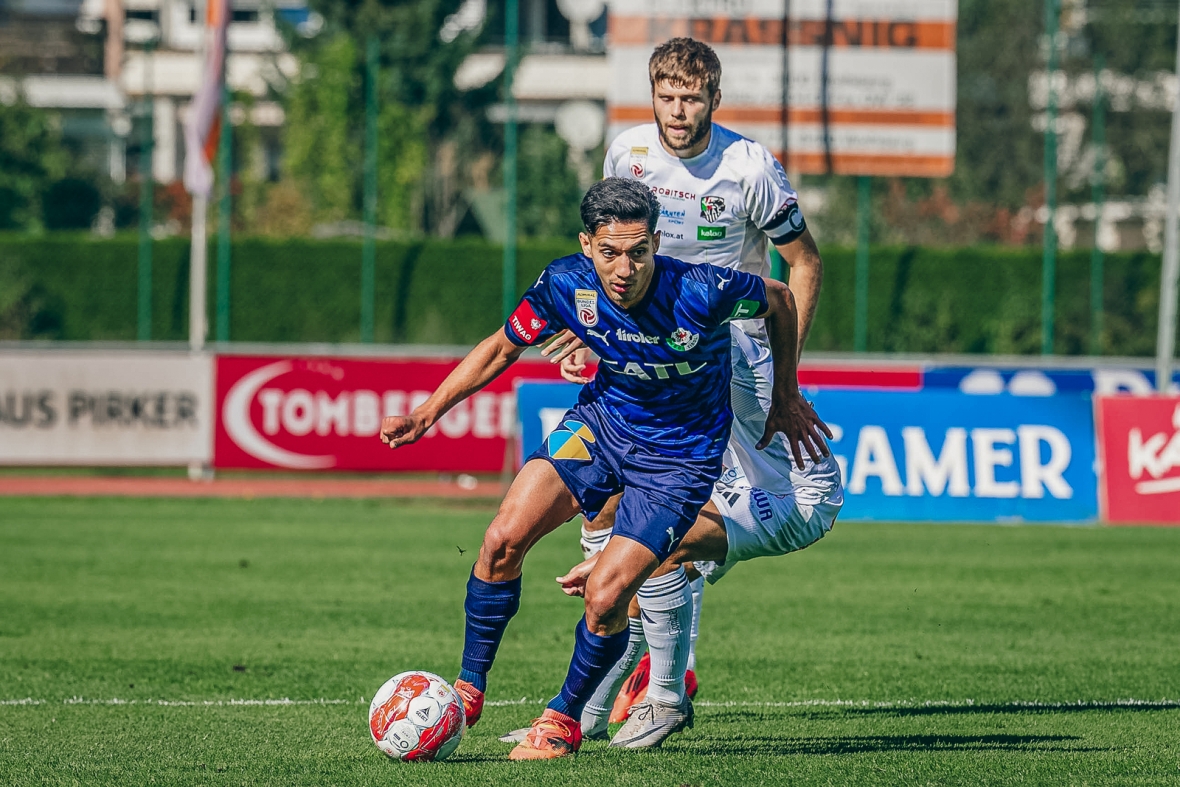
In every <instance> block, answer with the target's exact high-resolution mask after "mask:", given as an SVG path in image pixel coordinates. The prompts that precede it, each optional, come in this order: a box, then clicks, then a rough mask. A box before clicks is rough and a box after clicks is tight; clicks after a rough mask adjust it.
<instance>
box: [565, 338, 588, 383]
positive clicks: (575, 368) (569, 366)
mask: <svg viewBox="0 0 1180 787" xmlns="http://www.w3.org/2000/svg"><path fill="white" fill-rule="evenodd" d="M589 359H590V348H589V347H579V348H578V349H576V350H574V351H573V352H572V353H570V354H569V355H567V356H566V357H565V358H564V359H562V361H561V376H562V377H564V378H565V379H566V380H569V381H570V382H571V383H577V384H578V385H585V384H586V383H588V382H590V379H591V378H589V377H587V376H586V375H584V374H582V372H584V371H586V361H588V360H589Z"/></svg>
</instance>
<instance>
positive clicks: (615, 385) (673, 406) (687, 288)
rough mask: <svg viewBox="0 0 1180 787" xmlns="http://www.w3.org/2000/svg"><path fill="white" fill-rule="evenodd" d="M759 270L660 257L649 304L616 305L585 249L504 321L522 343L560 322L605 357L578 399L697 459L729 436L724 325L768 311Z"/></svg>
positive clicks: (670, 450)
mask: <svg viewBox="0 0 1180 787" xmlns="http://www.w3.org/2000/svg"><path fill="white" fill-rule="evenodd" d="M766 309H767V300H766V285H765V283H764V282H763V281H762V279H761V278H760V277H758V276H753V275H751V274H748V273H743V272H741V271H737V270H733V269H729V268H718V267H716V266H714V265H708V264H700V265H694V264H690V263H687V262H682V261H680V260H677V259H674V258H672V257H662V256H656V258H655V272H654V274H653V276H652V281H651V285H650V286H649V288H648V291H647V293H646V294H645V295H644V297H643V300H642V301H640V302H639V303H638V304H636V305H635V306H633V307H631V308H630V309H623V308H620V307H619V306H616V305H615V304H614V302H613V301H611V299H610V297H609V296H608V295H607V294H606V292H605V290H604V289H603V287H602V283H601V281H600V279H599V278H598V273H597V272H596V271H595V270H594V263H593V261H592V260H591V259H590V258H589V257H587V256H585V255H584V254H574V255H571V256H569V257H562V258H561V259H559V260H555V261H553V262H552V263H550V264H549V266H548V267H547V268H545V271H544V272H543V273H542V274H541V277H540V278H539V279H537V282H536V284H534V285H533V286H532V287H530V288H529V291H528V292H526V293H525V295H524V298H523V299H522V300H521V302H520V305H519V306H517V308H516V311H514V312H513V313H512V316H511V317H509V319H508V322H507V324H506V325H505V326H504V333H505V334H506V335H507V336H508V338H509V340H511V341H512V342H513V343H514V344H516V345H521V346H525V345H534V344H538V343H540V342H543V341H545V340H546V339H548V338H549V337H551V336H553V335H554V334H556V333H558V332H559V331H561V330H562V329H564V328H569V329H570V330H572V331H573V332H574V333H575V334H576V335H577V336H578V338H580V339H581V340H582V341H583V342H585V344H586V346H587V347H589V348H590V349H592V350H593V351H594V352H595V353H597V354H598V356H599V357H600V358H601V359H602V362H601V363H600V364H599V367H598V374H597V375H595V377H594V380H593V382H591V383H589V384H588V385H586V386H585V388H583V389H582V393H581V395H580V397H579V400H578V401H579V403H580V404H584V405H593V406H595V407H597V408H598V409H599V410H600V411H601V412H602V414H603V415H604V416H605V417H606V419H607V420H608V421H609V422H610V424H611V426H612V427H613V428H615V429H617V430H618V431H619V432H620V434H621V435H623V436H624V437H626V438H628V439H630V440H631V441H633V442H635V443H636V444H638V445H640V446H643V447H646V448H648V449H649V450H651V451H654V452H656V453H659V454H662V455H665V456H676V457H695V458H700V459H705V458H713V457H716V456H719V455H720V454H721V453H722V452H723V451H724V450H725V445H726V442H727V441H728V440H729V426H730V421H731V420H732V418H733V414H732V412H731V411H730V409H729V381H730V374H731V366H730V343H731V342H730V334H729V329H728V327H726V323H728V322H729V321H730V320H740V319H748V318H750V317H754V316H757V315H761V314H763V313H764V312H765V311H766Z"/></svg>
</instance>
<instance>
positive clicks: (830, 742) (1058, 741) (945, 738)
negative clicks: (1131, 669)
mask: <svg viewBox="0 0 1180 787" xmlns="http://www.w3.org/2000/svg"><path fill="white" fill-rule="evenodd" d="M1080 740H1081V738H1079V737H1076V736H1073V735H840V736H833V737H813V738H791V737H782V738H776V737H770V736H745V735H743V736H740V737H739V736H734V737H728V736H717V735H703V736H701V737H700V738H698V739H695V740H682V741H679V742H678V743H679V745H680V747H683V748H684V749H687V750H689V751H692V753H694V754H703V755H735V754H737V755H758V756H763V757H765V756H768V755H769V756H780V757H787V756H792V755H820V754H867V753H873V752H890V751H1005V752H1013V751H1028V752H1070V753H1076V752H1094V751H1104V750H1103V749H1098V748H1093V747H1087V746H1079V745H1076V744H1074V743H1073V742H1074V741H1080Z"/></svg>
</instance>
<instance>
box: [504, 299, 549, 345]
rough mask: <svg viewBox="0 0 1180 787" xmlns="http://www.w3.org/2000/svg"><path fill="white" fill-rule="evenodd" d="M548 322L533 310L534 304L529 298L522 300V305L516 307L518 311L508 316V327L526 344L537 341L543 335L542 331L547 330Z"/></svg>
mask: <svg viewBox="0 0 1180 787" xmlns="http://www.w3.org/2000/svg"><path fill="white" fill-rule="evenodd" d="M548 324H549V323H548V322H546V321H545V320H542V319H541V318H540V317H538V316H537V313H536V312H535V311H533V305H532V304H531V303H529V302H528V301H527V300H524V301H521V302H520V305H519V306H517V307H516V311H514V312H512V316H511V317H509V318H508V327H509V328H510V329H511V330H512V332H513V333H514V334H516V337H517V338H518V339H520V340H521V341H522V342H524V343H525V344H532V343H533V342H535V341H537V339H538V338H539V337H540V336H541V331H543V330H545V326H546V325H548Z"/></svg>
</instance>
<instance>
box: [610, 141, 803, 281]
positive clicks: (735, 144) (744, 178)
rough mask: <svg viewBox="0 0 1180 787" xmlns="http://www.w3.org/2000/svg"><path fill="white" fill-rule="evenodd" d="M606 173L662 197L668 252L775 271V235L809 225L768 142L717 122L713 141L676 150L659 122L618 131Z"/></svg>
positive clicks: (792, 234) (786, 237)
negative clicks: (681, 153) (690, 151)
mask: <svg viewBox="0 0 1180 787" xmlns="http://www.w3.org/2000/svg"><path fill="white" fill-rule="evenodd" d="M602 174H603V177H608V178H609V177H620V178H628V177H629V178H634V179H636V180H639V181H641V182H643V183H644V184H645V185H647V186H649V187H651V190H652V192H653V193H654V194H655V195H656V198H657V199H658V200H659V201H660V207H661V210H660V222H659V225H658V229H659V230H660V233H661V235H662V238H661V239H660V254H666V255H668V256H669V257H676V258H677V259H681V260H684V261H685V262H693V263H702V262H707V263H710V264H712V265H717V266H719V267H722V268H737V269H738V270H741V271H745V272H746V273H751V274H753V275H755V276H769V275H770V258H769V256H768V254H769V249H768V247H767V241H768V240H769V241H770V242H772V243H774V244H776V245H782V244H784V243H789V242H791V241H793V240H794V239H795V238H797V237H799V236H800V235H801V234H802V233H803V230H804V228H805V226H806V225H805V223H804V221H803V214H802V212H801V211H800V210H799V204H798V199H799V197H798V195H797V194H796V193H795V190H794V189H793V188H791V183H790V181H788V180H787V174H786V173H785V172H784V171H783V168H782V165H781V164H779V162H778V160H777V159H775V158H774V156H772V155H771V154H770V151H769V150H767V149H766V148H765V147H763V146H762V145H760V144H758V143H757V142H753V141H751V140H749V139H746V138H745V137H743V136H741V135H740V134H736V133H734V132H733V131H730V130H729V129H727V128H725V127H723V126H718V125H717V124H716V123H714V124H713V133H712V136H711V138H710V140H709V147H708V148H707V149H706V150H705V152H704V153H702V154H700V155H699V156H696V157H695V158H690V159H682V158H677V157H676V156H673V155H672V154H671V153H669V152H668V151H666V150H665V149H664V146H663V145H661V144H660V132H659V128H658V127H657V126H656V124H655V123H649V124H647V125H644V126H636V127H634V128H630V129H628V130H626V131H624V132H623V133H622V134H620V135H619V136H618V137H616V138H615V141H614V142H612V143H611V146H610V149H609V150H607V153H606V161H605V162H604V163H603V165H602Z"/></svg>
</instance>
